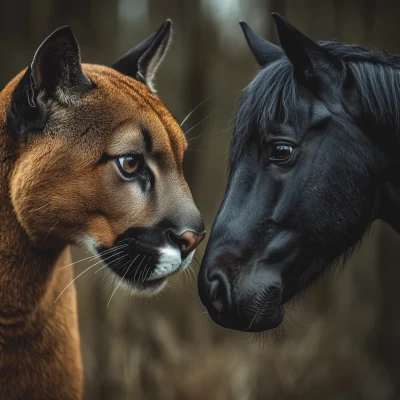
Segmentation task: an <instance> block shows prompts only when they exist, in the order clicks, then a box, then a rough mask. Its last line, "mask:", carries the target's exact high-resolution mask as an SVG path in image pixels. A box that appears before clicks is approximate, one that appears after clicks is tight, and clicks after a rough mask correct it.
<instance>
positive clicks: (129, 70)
mask: <svg viewBox="0 0 400 400" xmlns="http://www.w3.org/2000/svg"><path fill="white" fill-rule="evenodd" d="M171 39H172V21H171V20H170V19H167V20H166V21H165V22H164V23H163V24H162V25H161V27H160V28H159V29H158V31H157V32H155V33H153V34H152V35H151V36H149V37H148V38H147V39H145V40H144V41H143V42H141V43H140V44H139V45H137V46H136V47H134V48H133V49H131V50H130V51H128V53H126V54H125V55H123V56H122V57H121V58H119V59H118V60H117V61H116V62H115V63H114V64H113V65H112V67H113V68H114V69H115V70H117V71H118V72H121V73H122V74H124V75H127V76H130V77H131V78H134V79H136V80H138V81H141V82H143V83H145V84H146V85H147V86H148V87H149V88H150V90H152V91H153V92H154V91H155V90H154V88H153V80H154V76H155V74H156V72H157V70H158V67H159V66H160V64H161V62H162V60H163V58H164V56H165V54H166V52H167V50H168V46H169V44H170V42H171Z"/></svg>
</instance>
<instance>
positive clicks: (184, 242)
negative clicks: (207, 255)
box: [169, 231, 206, 257]
mask: <svg viewBox="0 0 400 400" xmlns="http://www.w3.org/2000/svg"><path fill="white" fill-rule="evenodd" d="M205 236H206V234H205V232H203V233H197V232H193V231H186V232H183V233H182V234H181V235H180V236H177V235H175V234H174V233H173V232H171V231H170V232H169V237H170V238H171V240H172V241H173V242H174V243H175V244H176V245H177V246H178V247H179V250H180V251H181V253H182V257H186V256H187V255H188V254H190V253H191V252H192V251H193V250H194V249H195V248H196V247H197V246H198V245H199V244H200V242H201V241H202V240H203V239H204V237H205Z"/></svg>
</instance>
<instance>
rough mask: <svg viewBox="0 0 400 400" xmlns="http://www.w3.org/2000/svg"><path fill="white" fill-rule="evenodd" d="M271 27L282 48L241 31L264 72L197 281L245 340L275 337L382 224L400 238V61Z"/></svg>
mask: <svg viewBox="0 0 400 400" xmlns="http://www.w3.org/2000/svg"><path fill="white" fill-rule="evenodd" d="M273 18H274V20H275V23H276V26H277V31H278V36H279V39H280V43H281V47H279V46H276V45H274V44H272V43H270V42H268V41H266V40H264V39H262V38H261V37H259V36H257V35H256V34H255V33H254V32H252V31H251V29H250V28H249V27H248V26H247V25H246V24H245V23H244V22H243V23H241V26H242V29H243V31H244V35H245V37H246V39H247V42H248V44H249V46H250V48H251V50H252V52H253V53H254V55H255V57H256V59H257V61H258V63H259V64H260V65H261V67H262V69H261V70H260V72H259V73H258V74H257V76H256V77H255V78H254V80H253V81H252V82H251V83H250V85H249V86H248V87H247V88H246V89H245V91H244V92H243V94H242V96H241V99H240V102H239V106H238V111H237V115H236V119H235V126H234V133H233V139H232V145H231V152H230V161H229V163H230V171H229V179H228V186H227V189H226V193H225V197H224V201H223V203H222V205H221V208H220V210H219V213H218V215H217V218H216V220H215V222H214V225H213V228H212V232H211V236H210V240H209V243H208V246H207V250H206V254H205V257H204V259H203V262H202V265H201V269H200V275H199V293H200V297H201V299H202V301H203V303H204V305H205V306H206V307H207V309H208V311H209V314H210V316H211V317H212V319H213V320H214V321H215V322H216V323H218V324H220V325H222V326H224V327H228V328H232V329H237V330H243V331H263V330H267V329H271V328H274V327H277V326H278V325H279V324H280V323H281V322H282V319H283V316H284V310H283V304H284V303H285V302H287V301H288V300H290V299H292V298H293V297H294V296H295V295H296V294H298V293H301V292H303V291H304V289H306V288H307V287H309V286H310V284H311V283H312V282H314V281H315V280H316V279H317V278H318V277H320V276H321V275H322V273H323V272H324V271H326V270H327V269H328V268H330V267H332V266H333V265H337V264H339V263H340V264H342V263H343V261H344V260H345V259H346V258H347V257H348V256H349V254H350V253H351V251H352V250H354V248H355V246H356V245H357V244H358V243H359V242H360V240H361V238H362V237H363V236H364V234H365V233H366V232H367V231H368V229H369V227H370V226H371V224H372V222H373V221H374V220H375V219H382V220H384V221H386V222H388V223H389V224H390V225H391V226H392V227H393V228H394V229H396V230H397V231H398V232H400V132H399V131H400V56H397V55H392V54H387V53H383V52H382V53H381V52H373V51H371V50H368V49H364V48H362V47H359V46H352V45H347V44H343V43H338V42H333V41H327V42H318V43H317V42H314V41H313V40H311V39H310V38H309V37H307V36H305V35H304V34H302V33H300V32H299V31H298V30H297V29H296V28H294V27H293V26H292V25H291V24H289V23H288V22H287V21H286V20H285V19H283V18H282V17H281V16H279V15H278V14H273Z"/></svg>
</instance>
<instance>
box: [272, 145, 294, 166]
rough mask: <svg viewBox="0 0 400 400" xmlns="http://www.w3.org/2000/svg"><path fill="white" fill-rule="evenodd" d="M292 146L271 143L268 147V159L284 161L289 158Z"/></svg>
mask: <svg viewBox="0 0 400 400" xmlns="http://www.w3.org/2000/svg"><path fill="white" fill-rule="evenodd" d="M292 152H293V147H292V146H290V145H288V144H282V143H281V144H278V143H277V144H273V145H272V146H271V147H270V152H269V160H270V161H272V162H280V161H286V160H288V159H289V158H290V156H291V155H292Z"/></svg>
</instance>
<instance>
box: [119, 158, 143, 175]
mask: <svg viewBox="0 0 400 400" xmlns="http://www.w3.org/2000/svg"><path fill="white" fill-rule="evenodd" d="M116 162H117V165H118V168H119V170H120V171H121V174H122V175H124V176H125V177H126V178H131V177H132V176H133V175H135V173H136V171H137V170H138V168H139V165H140V158H139V156H136V155H131V156H123V157H119V158H117V160H116Z"/></svg>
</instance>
